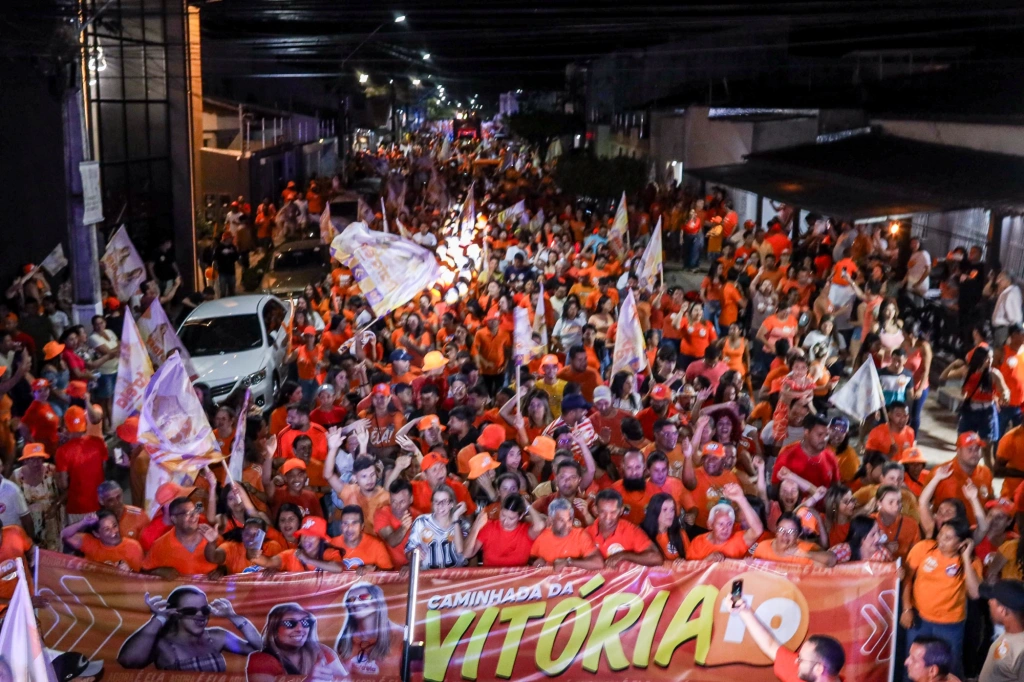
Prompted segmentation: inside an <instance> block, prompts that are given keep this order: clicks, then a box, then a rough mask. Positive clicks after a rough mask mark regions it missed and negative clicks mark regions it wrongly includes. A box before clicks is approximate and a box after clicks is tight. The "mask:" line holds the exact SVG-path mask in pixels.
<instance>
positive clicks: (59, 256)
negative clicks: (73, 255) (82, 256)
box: [39, 244, 68, 275]
mask: <svg viewBox="0 0 1024 682" xmlns="http://www.w3.org/2000/svg"><path fill="white" fill-rule="evenodd" d="M67 266H68V259H67V258H66V257H65V256H64V245H63V244H57V248H55V249H54V250H53V251H51V252H50V255H48V256H47V257H46V258H44V259H43V262H42V263H40V264H39V267H41V268H43V269H44V270H46V271H47V272H48V273H50V275H56V274H58V273H60V271H61V270H63V269H64V268H66V267H67Z"/></svg>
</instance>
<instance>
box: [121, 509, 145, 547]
mask: <svg viewBox="0 0 1024 682" xmlns="http://www.w3.org/2000/svg"><path fill="white" fill-rule="evenodd" d="M149 521H150V519H149V517H148V516H146V513H145V512H144V511H142V510H141V509H139V508H138V507H133V506H132V505H130V504H126V505H125V506H124V513H123V514H121V518H120V519H119V520H118V522H117V525H118V526H119V527H120V529H121V537H123V538H131V539H132V540H138V539H139V535H141V534H142V530H143V529H144V528H145V527H146V526H148V525H149Z"/></svg>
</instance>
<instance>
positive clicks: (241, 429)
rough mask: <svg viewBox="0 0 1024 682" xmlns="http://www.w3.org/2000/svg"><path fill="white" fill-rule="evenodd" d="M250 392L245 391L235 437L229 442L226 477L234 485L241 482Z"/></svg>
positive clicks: (250, 398) (236, 423)
mask: <svg viewBox="0 0 1024 682" xmlns="http://www.w3.org/2000/svg"><path fill="white" fill-rule="evenodd" d="M250 400H252V391H250V390H249V389H245V398H243V399H242V407H241V408H240V409H239V410H238V421H237V422H235V437H234V438H233V439H232V441H231V457H230V459H229V460H228V475H230V476H231V480H233V481H235V482H236V483H241V481H242V465H243V464H245V420H246V418H247V417H248V416H249V401H250Z"/></svg>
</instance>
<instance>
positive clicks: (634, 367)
mask: <svg viewBox="0 0 1024 682" xmlns="http://www.w3.org/2000/svg"><path fill="white" fill-rule="evenodd" d="M646 350H647V346H646V345H645V344H644V331H643V329H641V328H640V316H639V315H638V314H637V312H636V302H635V301H634V300H633V291H632V290H630V291H629V293H628V294H626V298H625V299H624V300H623V301H622V305H621V306H620V307H619V326H618V331H617V332H616V333H615V350H614V352H613V353H612V374H615V373H616V372H618V371H620V370H627V371H630V372H632V373H633V374H636V373H637V372H639V371H640V370H642V369H644V368H645V367H647V353H646Z"/></svg>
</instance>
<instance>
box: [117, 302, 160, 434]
mask: <svg viewBox="0 0 1024 682" xmlns="http://www.w3.org/2000/svg"><path fill="white" fill-rule="evenodd" d="M153 303H154V304H159V301H153ZM152 377H153V365H152V363H150V361H149V354H148V353H147V352H146V347H145V345H143V343H142V339H141V338H140V336H139V330H138V328H137V327H136V326H135V320H134V318H132V312H131V310H126V311H125V315H124V326H123V327H122V328H121V357H120V359H119V360H118V362H117V383H116V384H115V385H114V405H113V409H112V410H111V414H110V421H111V423H113V425H114V426H120V425H121V424H123V423H124V421H125V420H126V419H128V417H131V416H132V415H135V414H138V413H139V410H140V409H141V408H142V397H143V395H144V393H145V391H146V386H147V385H148V384H149V380H150V379H151V378H152Z"/></svg>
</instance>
